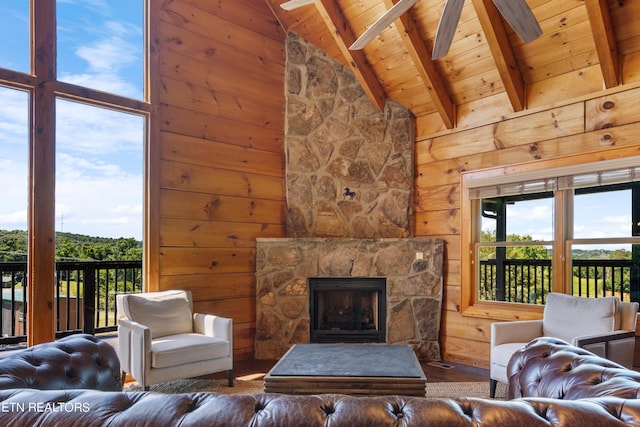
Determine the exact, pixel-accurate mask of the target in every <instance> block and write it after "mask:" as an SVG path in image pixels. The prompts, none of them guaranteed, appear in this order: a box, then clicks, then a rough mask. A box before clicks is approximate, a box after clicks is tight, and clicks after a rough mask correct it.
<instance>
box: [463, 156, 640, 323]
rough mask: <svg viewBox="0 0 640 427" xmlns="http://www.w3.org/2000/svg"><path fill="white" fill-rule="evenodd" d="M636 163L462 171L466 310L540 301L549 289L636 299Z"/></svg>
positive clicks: (639, 172) (639, 194)
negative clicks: (504, 172)
mask: <svg viewBox="0 0 640 427" xmlns="http://www.w3.org/2000/svg"><path fill="white" fill-rule="evenodd" d="M638 163H639V160H638V159H637V158H636V159H633V158H627V159H620V160H617V161H609V162H599V163H598V164H586V165H574V166H571V167H565V168H556V169H552V170H539V171H534V172H531V171H528V172H523V173H521V174H517V173H516V174H513V175H511V176H506V175H496V174H492V173H490V172H489V173H488V174H487V173H486V172H480V173H476V174H473V173H472V174H469V175H467V176H466V181H465V180H464V179H463V182H464V184H463V186H464V187H465V188H464V194H466V198H467V200H466V202H465V203H463V209H465V210H467V212H466V213H465V215H468V216H469V218H470V226H469V229H468V230H467V232H463V244H464V243H465V242H464V241H465V240H466V241H467V243H468V244H469V246H470V248H471V250H470V255H471V257H470V260H469V262H468V270H469V271H468V274H469V279H470V283H471V284H472V285H471V288H470V289H469V291H468V295H469V300H468V301H467V307H473V306H476V307H478V306H482V305H492V304H504V303H511V304H518V305H533V306H540V305H544V303H545V296H546V294H547V293H549V292H563V293H567V294H571V295H577V296H582V297H587V298H598V297H605V296H611V295H615V296H617V297H619V298H620V299H621V300H624V301H638V300H639V298H640V277H639V273H638V272H639V266H640V168H639V167H637V166H635V165H636V164H638ZM495 307H499V306H495ZM495 307H494V308H495ZM498 310H499V308H498ZM485 311H486V310H485Z"/></svg>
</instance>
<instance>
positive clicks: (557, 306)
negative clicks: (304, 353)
mask: <svg viewBox="0 0 640 427" xmlns="http://www.w3.org/2000/svg"><path fill="white" fill-rule="evenodd" d="M637 312H638V303H636V302H633V303H629V302H623V301H620V300H619V299H618V298H617V297H615V296H612V297H604V298H582V297H575V296H571V295H565V294H560V293H553V292H552V293H549V294H547V297H546V305H545V308H544V314H543V318H542V319H541V320H523V321H516V322H496V323H493V324H491V345H490V347H491V365H490V377H491V386H490V395H491V397H494V396H495V389H496V385H497V382H502V383H505V384H507V383H508V378H507V365H508V363H509V359H511V356H512V355H513V354H514V353H515V352H516V351H518V350H519V349H521V348H522V347H524V346H525V345H526V344H527V343H528V342H530V341H532V340H534V339H536V338H539V337H543V336H544V337H554V338H560V339H562V340H565V341H567V342H569V343H570V344H572V345H574V346H577V347H581V348H584V349H586V350H589V351H590V352H592V353H594V354H596V355H598V356H600V357H604V358H606V359H609V360H612V361H614V362H616V363H619V364H621V365H623V366H625V367H627V368H630V367H632V365H633V353H634V349H635V328H636V317H637Z"/></svg>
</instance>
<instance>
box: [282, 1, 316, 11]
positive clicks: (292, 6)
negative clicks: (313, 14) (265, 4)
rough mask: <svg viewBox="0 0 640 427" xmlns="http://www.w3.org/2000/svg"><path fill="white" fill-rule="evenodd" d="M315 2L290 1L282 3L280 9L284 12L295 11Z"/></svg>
mask: <svg viewBox="0 0 640 427" xmlns="http://www.w3.org/2000/svg"><path fill="white" fill-rule="evenodd" d="M315 2H316V0H289V1H286V2H284V3H282V4H281V5H280V7H281V8H283V9H284V10H293V9H297V8H299V7H302V6H306V5H308V4H311V3H315Z"/></svg>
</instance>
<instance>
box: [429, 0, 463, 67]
mask: <svg viewBox="0 0 640 427" xmlns="http://www.w3.org/2000/svg"><path fill="white" fill-rule="evenodd" d="M462 6H464V0H447V2H446V3H445V4H444V10H443V11H442V15H440V22H439V23H438V31H436V39H435V41H434V43H433V52H432V53H431V59H439V58H442V57H443V56H445V55H446V54H447V52H449V48H450V47H451V42H452V41H453V35H454V34H455V32H456V27H457V26H458V21H460V14H461V13H462Z"/></svg>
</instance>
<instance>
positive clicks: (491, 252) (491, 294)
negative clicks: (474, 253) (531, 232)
mask: <svg viewBox="0 0 640 427" xmlns="http://www.w3.org/2000/svg"><path fill="white" fill-rule="evenodd" d="M552 254H553V250H552V247H551V246H543V245H522V246H520V245H518V246H497V247H496V246H480V248H479V251H478V258H479V259H478V263H477V265H478V267H479V270H478V279H479V280H478V297H479V299H480V300H482V301H506V302H513V303H524V304H544V296H545V295H546V294H547V293H548V292H551V289H552V286H551V278H552V275H551V259H552Z"/></svg>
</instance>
